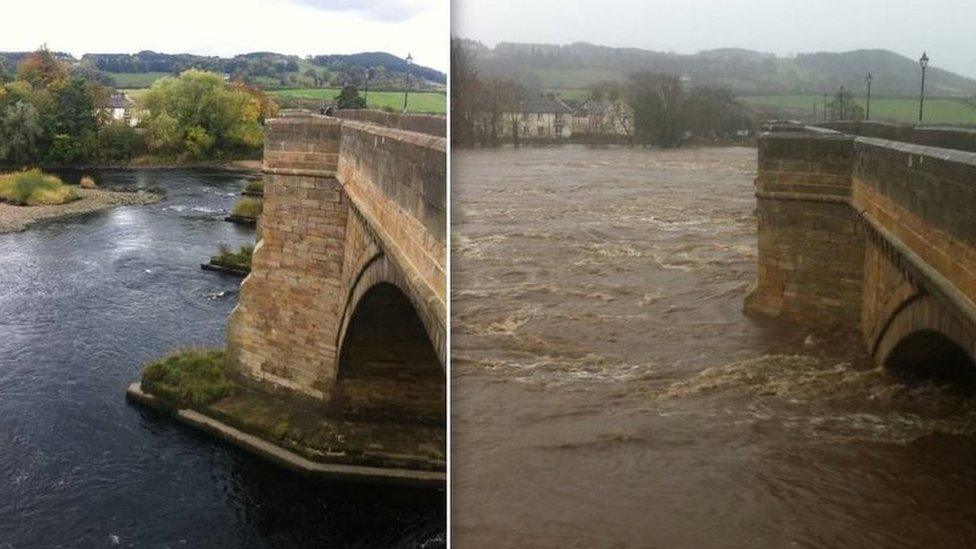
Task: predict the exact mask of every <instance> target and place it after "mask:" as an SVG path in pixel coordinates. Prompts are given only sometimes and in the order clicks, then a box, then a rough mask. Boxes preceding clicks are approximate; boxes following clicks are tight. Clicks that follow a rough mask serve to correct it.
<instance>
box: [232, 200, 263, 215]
mask: <svg viewBox="0 0 976 549" xmlns="http://www.w3.org/2000/svg"><path fill="white" fill-rule="evenodd" d="M263 207H264V203H263V202H262V201H261V199H260V198H251V197H244V198H242V199H240V200H238V201H237V203H236V204H234V209H233V210H231V213H232V214H233V215H237V216H240V217H254V218H256V217H258V216H260V215H261V210H262V208H263Z"/></svg>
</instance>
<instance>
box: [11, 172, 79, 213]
mask: <svg viewBox="0 0 976 549" xmlns="http://www.w3.org/2000/svg"><path fill="white" fill-rule="evenodd" d="M77 199H78V193H76V192H75V190H74V189H72V188H71V187H69V186H67V185H65V184H64V183H63V182H62V181H61V180H60V179H58V178H57V177H56V176H53V175H48V174H45V173H42V172H41V170H37V169H34V170H28V171H23V172H17V173H14V174H9V175H6V176H3V177H0V200H4V201H7V202H10V203H12V204H17V205H18V206H39V205H50V204H64V203H67V202H71V201H72V200H77Z"/></svg>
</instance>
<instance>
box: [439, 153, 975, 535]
mask: <svg viewBox="0 0 976 549" xmlns="http://www.w3.org/2000/svg"><path fill="white" fill-rule="evenodd" d="M453 163H454V165H453V171H452V189H453V190H452V192H453V196H452V208H453V219H452V224H453V229H452V230H453V235H452V238H453V259H452V261H453V273H452V275H453V279H452V322H453V326H452V338H453V342H452V347H453V349H452V353H453V357H452V359H453V364H452V376H453V386H452V387H453V397H452V406H453V411H452V414H453V424H452V430H453V442H452V444H453V450H452V452H453V453H452V461H453V478H452V480H453V500H452V510H453V513H452V520H453V526H452V529H453V534H454V538H453V539H454V541H455V542H456V543H458V544H459V546H460V545H463V546H465V547H468V546H492V547H498V546H502V547H505V546H571V547H594V546H595V547H611V546H639V547H644V546H657V547H742V546H752V547H756V546H758V547H783V546H800V547H837V546H847V547H875V546H876V547H893V546H913V545H927V546H934V545H938V546H959V545H964V544H967V543H971V542H972V541H973V540H974V539H976V521H974V520H973V519H974V518H976V465H974V460H973V458H972V456H973V454H974V451H976V437H974V436H973V435H974V433H976V404H974V402H973V401H972V400H971V399H969V398H967V397H964V396H959V395H958V394H957V391H955V390H953V389H951V388H945V387H935V386H920V385H905V384H903V383H901V382H899V381H898V380H897V379H895V378H894V377H893V376H891V375H888V374H887V373H886V372H884V371H883V370H881V369H879V368H875V367H874V366H873V364H872V363H871V361H870V359H869V358H868V357H867V356H866V355H865V353H864V351H863V348H862V344H861V342H860V340H859V336H858V334H856V333H824V332H820V331H817V330H814V329H811V328H810V327H804V326H798V325H791V324H786V323H783V322H779V321H776V320H771V319H765V318H757V317H750V316H747V315H746V314H745V313H744V312H743V300H744V298H745V296H746V295H747V293H748V291H749V287H750V285H751V284H752V282H753V281H754V280H755V268H756V267H755V266H756V219H755V217H754V215H753V210H754V208H755V197H754V196H753V186H752V181H753V179H754V178H755V169H756V152H755V150H754V149H748V148H697V149H683V150H677V151H654V150H646V149H640V148H582V147H561V148H548V149H522V150H512V149H503V150H491V151H488V150H486V151H457V152H455V153H454V155H453Z"/></svg>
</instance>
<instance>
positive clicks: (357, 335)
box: [228, 115, 447, 425]
mask: <svg viewBox="0 0 976 549" xmlns="http://www.w3.org/2000/svg"><path fill="white" fill-rule="evenodd" d="M264 172H265V191H264V193H265V194H264V211H263V214H262V217H261V222H260V230H261V231H260V232H261V239H260V241H259V242H258V244H257V246H256V247H255V250H254V254H253V259H252V267H251V273H250V275H249V276H248V277H247V278H246V279H245V280H244V282H243V284H242V286H241V292H240V297H239V301H238V305H237V307H236V308H235V309H234V311H233V313H232V314H231V318H230V322H229V325H228V358H229V362H230V365H231V368H232V371H233V373H234V375H235V376H236V377H237V378H238V379H239V380H240V381H242V382H244V383H246V384H248V385H250V386H253V387H256V388H258V389H260V390H262V391H265V392H270V393H275V394H280V395H285V396H289V397H298V398H301V399H304V400H306V401H309V402H311V403H313V404H317V405H318V406H320V407H321V408H323V409H327V410H330V411H332V412H333V413H336V414H338V415H341V416H349V417H357V418H370V419H376V420H384V421H386V420H396V421H403V422H406V421H411V422H424V423H435V424H436V423H439V424H441V425H443V424H444V422H445V419H446V400H445V394H446V375H445V364H444V358H445V356H446V340H447V337H446V303H445V296H446V281H445V271H444V268H445V267H444V266H445V264H446V252H445V241H446V208H445V200H446V142H445V140H444V139H443V138H438V137H432V136H427V135H422V134H417V133H413V132H407V131H402V130H397V129H390V128H383V127H379V126H375V125H372V124H367V123H363V122H358V121H351V120H339V119H335V118H328V117H321V116H316V115H306V116H295V117H286V118H281V119H277V120H272V121H269V123H268V124H267V128H266V135H265V159H264Z"/></svg>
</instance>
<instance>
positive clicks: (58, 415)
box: [0, 170, 446, 548]
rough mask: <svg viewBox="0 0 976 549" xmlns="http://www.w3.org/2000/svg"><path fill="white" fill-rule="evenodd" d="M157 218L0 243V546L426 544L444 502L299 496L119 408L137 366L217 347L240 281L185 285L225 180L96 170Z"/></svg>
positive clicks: (92, 220)
mask: <svg viewBox="0 0 976 549" xmlns="http://www.w3.org/2000/svg"><path fill="white" fill-rule="evenodd" d="M95 175H96V179H97V180H98V182H99V184H100V185H101V186H103V187H105V188H109V189H112V188H123V187H124V188H142V189H162V190H163V191H164V192H165V198H164V199H163V200H162V201H160V202H159V203H157V204H154V205H151V206H140V207H123V208H116V209H113V210H109V211H105V212H100V213H95V214H90V215H86V216H83V217H77V218H72V219H69V220H62V221H55V222H47V223H43V224H40V225H36V226H34V227H33V228H31V229H29V230H28V231H26V232H21V233H11V234H0V548H3V547H113V546H120V547H135V546H139V547H292V546H295V547H303V546H309V545H312V546H329V545H352V544H360V545H362V546H384V545H394V544H404V545H408V546H410V545H426V546H431V547H433V546H438V545H440V542H441V541H442V540H443V538H444V532H445V529H446V516H445V514H446V513H445V510H444V508H443V498H444V495H443V493H440V494H438V493H431V492H418V491H413V490H400V489H389V488H381V487H365V486H361V485H354V484H342V483H316V482H311V481H308V480H305V479H303V478H301V477H298V476H296V475H292V474H290V473H287V472H284V471H282V470H280V469H278V468H276V467H274V466H271V465H269V464H266V463H264V462H263V461H261V460H258V459H256V458H253V457H251V456H250V455H248V454H245V453H244V452H242V451H240V450H237V449H236V448H233V447H230V446H228V445H226V444H224V443H221V442H218V441H216V440H214V439H212V438H211V437H209V436H205V435H203V434H200V433H198V432H196V431H194V430H192V429H189V428H187V427H185V426H183V425H181V424H177V423H175V422H174V421H172V420H171V419H168V418H166V417H162V416H159V415H156V414H153V413H150V412H147V411H144V410H142V409H140V408H138V407H135V406H132V405H128V404H127V403H126V401H125V398H124V394H123V393H124V390H125V387H126V386H127V385H128V384H129V383H131V382H132V381H134V380H136V379H137V378H138V376H139V371H140V368H141V366H142V365H143V364H144V363H146V362H147V361H150V360H152V359H154V358H156V357H159V356H162V355H164V354H166V353H168V352H169V351H171V350H173V349H174V348H177V347H187V346H219V345H222V344H223V342H224V330H225V325H226V319H227V316H228V314H229V313H230V311H231V309H232V308H233V307H234V304H235V302H236V299H237V288H238V285H239V284H240V279H238V278H234V277H228V276H224V275H219V274H216V273H212V272H206V271H202V270H201V269H200V263H202V262H205V261H207V260H208V258H209V256H210V255H211V254H212V253H214V252H215V250H216V248H217V245H218V243H221V242H223V243H226V244H228V245H230V246H232V247H237V246H240V245H242V244H248V243H253V240H254V234H253V231H252V230H249V229H243V228H240V227H237V226H235V225H232V224H230V223H226V222H224V221H223V217H224V215H226V214H227V212H228V211H229V209H230V207H231V206H232V204H233V203H234V201H235V200H236V198H237V197H238V193H239V192H240V190H241V189H242V188H243V185H244V182H245V180H246V178H245V177H244V176H242V175H240V174H232V173H228V172H219V171H197V170H145V171H106V172H101V173H96V174H95Z"/></svg>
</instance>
